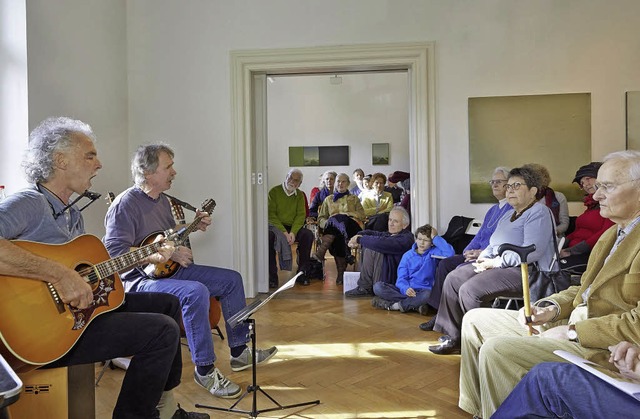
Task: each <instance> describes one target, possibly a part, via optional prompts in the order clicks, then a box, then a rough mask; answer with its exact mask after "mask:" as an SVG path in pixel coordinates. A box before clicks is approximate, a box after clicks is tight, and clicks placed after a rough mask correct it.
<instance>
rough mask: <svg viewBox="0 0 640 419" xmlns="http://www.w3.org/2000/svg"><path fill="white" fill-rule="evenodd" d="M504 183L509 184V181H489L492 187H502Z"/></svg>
mask: <svg viewBox="0 0 640 419" xmlns="http://www.w3.org/2000/svg"><path fill="white" fill-rule="evenodd" d="M503 183H507V181H506V180H504V179H493V180H490V181H489V185H491V186H495V185H498V186H500V185H502V184H503Z"/></svg>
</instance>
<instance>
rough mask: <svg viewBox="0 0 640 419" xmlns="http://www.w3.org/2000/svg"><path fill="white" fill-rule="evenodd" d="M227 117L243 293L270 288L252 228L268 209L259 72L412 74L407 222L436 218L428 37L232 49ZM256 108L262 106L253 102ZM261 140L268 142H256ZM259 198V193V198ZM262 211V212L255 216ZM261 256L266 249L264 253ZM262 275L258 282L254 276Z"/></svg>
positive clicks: (431, 55) (432, 72)
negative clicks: (257, 95)
mask: <svg viewBox="0 0 640 419" xmlns="http://www.w3.org/2000/svg"><path fill="white" fill-rule="evenodd" d="M230 59H231V114H232V124H231V125H232V127H231V133H232V136H233V142H234V148H233V159H234V166H235V170H234V171H233V172H232V187H233V190H234V191H235V192H236V199H235V200H234V203H233V235H234V238H235V239H234V240H233V243H234V247H233V254H234V266H235V268H236V269H237V270H238V271H239V272H240V273H241V274H242V276H243V278H244V281H245V284H244V286H245V293H246V295H247V296H249V297H254V296H255V295H256V293H257V292H265V291H267V288H266V286H267V280H266V278H267V277H268V275H267V273H266V272H264V267H263V266H260V265H263V263H262V262H261V263H256V262H257V259H263V258H256V254H257V252H256V249H262V250H264V247H262V246H266V245H267V242H266V241H264V243H261V242H260V243H258V240H256V238H257V237H264V235H262V234H256V232H257V230H256V229H257V228H262V227H261V226H262V225H265V226H266V222H261V220H266V210H265V209H264V208H263V205H261V204H260V203H259V202H256V200H263V201H264V200H266V193H267V192H268V191H267V190H266V189H265V185H264V183H263V184H262V185H258V184H257V182H256V178H257V174H262V175H263V179H264V178H265V177H264V174H265V173H266V169H267V168H266V167H265V166H263V164H264V161H266V159H265V157H264V156H263V155H256V152H257V150H261V151H260V152H259V154H262V153H266V147H265V146H264V145H263V144H260V147H256V133H255V127H256V125H255V123H256V119H258V120H259V121H263V122H262V123H264V120H265V118H264V115H266V108H263V112H264V114H263V115H261V116H260V117H259V118H256V115H255V111H256V106H255V105H256V103H255V101H256V99H255V97H254V88H255V86H254V85H253V84H254V76H255V75H259V74H274V75H275V74H293V73H295V74H314V73H320V72H349V71H366V70H407V72H408V79H409V102H410V103H409V153H410V165H411V169H410V170H411V209H412V210H411V214H412V225H413V226H416V227H417V226H420V225H423V224H426V223H428V222H435V220H437V219H438V208H437V202H438V200H437V187H436V185H437V173H438V170H437V152H438V143H437V136H436V118H435V62H434V59H435V52H434V43H433V42H422V43H400V44H374V45H348V46H328V47H312V48H291V49H273V50H243V51H232V52H231V57H230ZM258 108H260V107H259V106H258ZM258 141H266V140H264V139H260V140H258ZM258 196H259V197H258ZM260 212H262V214H260ZM264 253H266V252H264ZM259 279H261V280H259Z"/></svg>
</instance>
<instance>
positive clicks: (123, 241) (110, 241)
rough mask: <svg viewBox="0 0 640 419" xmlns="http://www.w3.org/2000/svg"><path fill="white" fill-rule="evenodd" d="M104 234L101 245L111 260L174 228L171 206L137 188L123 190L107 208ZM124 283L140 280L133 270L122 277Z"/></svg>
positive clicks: (161, 197) (164, 197) (135, 270)
mask: <svg viewBox="0 0 640 419" xmlns="http://www.w3.org/2000/svg"><path fill="white" fill-rule="evenodd" d="M104 225H105V228H106V233H105V236H104V238H103V239H102V241H103V242H104V245H105V246H106V247H107V250H108V251H109V254H110V255H111V257H116V256H119V255H121V254H124V253H127V252H129V250H130V248H131V247H139V246H140V244H141V243H142V241H143V240H144V239H145V238H147V237H148V236H149V235H151V234H154V233H158V234H160V233H162V232H163V231H165V230H168V229H170V228H173V227H175V221H174V219H173V215H172V213H171V204H170V203H169V200H168V199H167V197H166V196H164V195H162V194H161V195H160V197H158V199H153V198H151V197H150V196H149V195H147V194H146V193H144V192H143V191H142V190H141V189H139V188H138V187H136V186H132V187H131V188H129V189H127V190H125V191H124V192H122V193H121V194H120V195H118V196H117V197H116V199H114V200H113V202H112V203H111V205H109V210H108V211H107V215H106V216H105V219H104ZM121 277H122V279H124V280H131V279H136V278H140V277H142V274H141V273H140V272H139V271H138V270H137V269H133V270H131V271H129V272H125V273H124V274H122V275H121Z"/></svg>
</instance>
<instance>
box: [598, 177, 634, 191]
mask: <svg viewBox="0 0 640 419" xmlns="http://www.w3.org/2000/svg"><path fill="white" fill-rule="evenodd" d="M636 180H638V179H631V180H628V181H626V182H622V183H600V182H596V183H595V185H593V186H594V187H595V188H596V191H599V190H602V192H603V193H611V192H613V191H615V190H616V188H617V187H618V186H621V185H624V184H626V183H631V182H635V181H636Z"/></svg>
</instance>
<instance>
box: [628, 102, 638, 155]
mask: <svg viewBox="0 0 640 419" xmlns="http://www.w3.org/2000/svg"><path fill="white" fill-rule="evenodd" d="M627 150H640V92H627Z"/></svg>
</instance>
